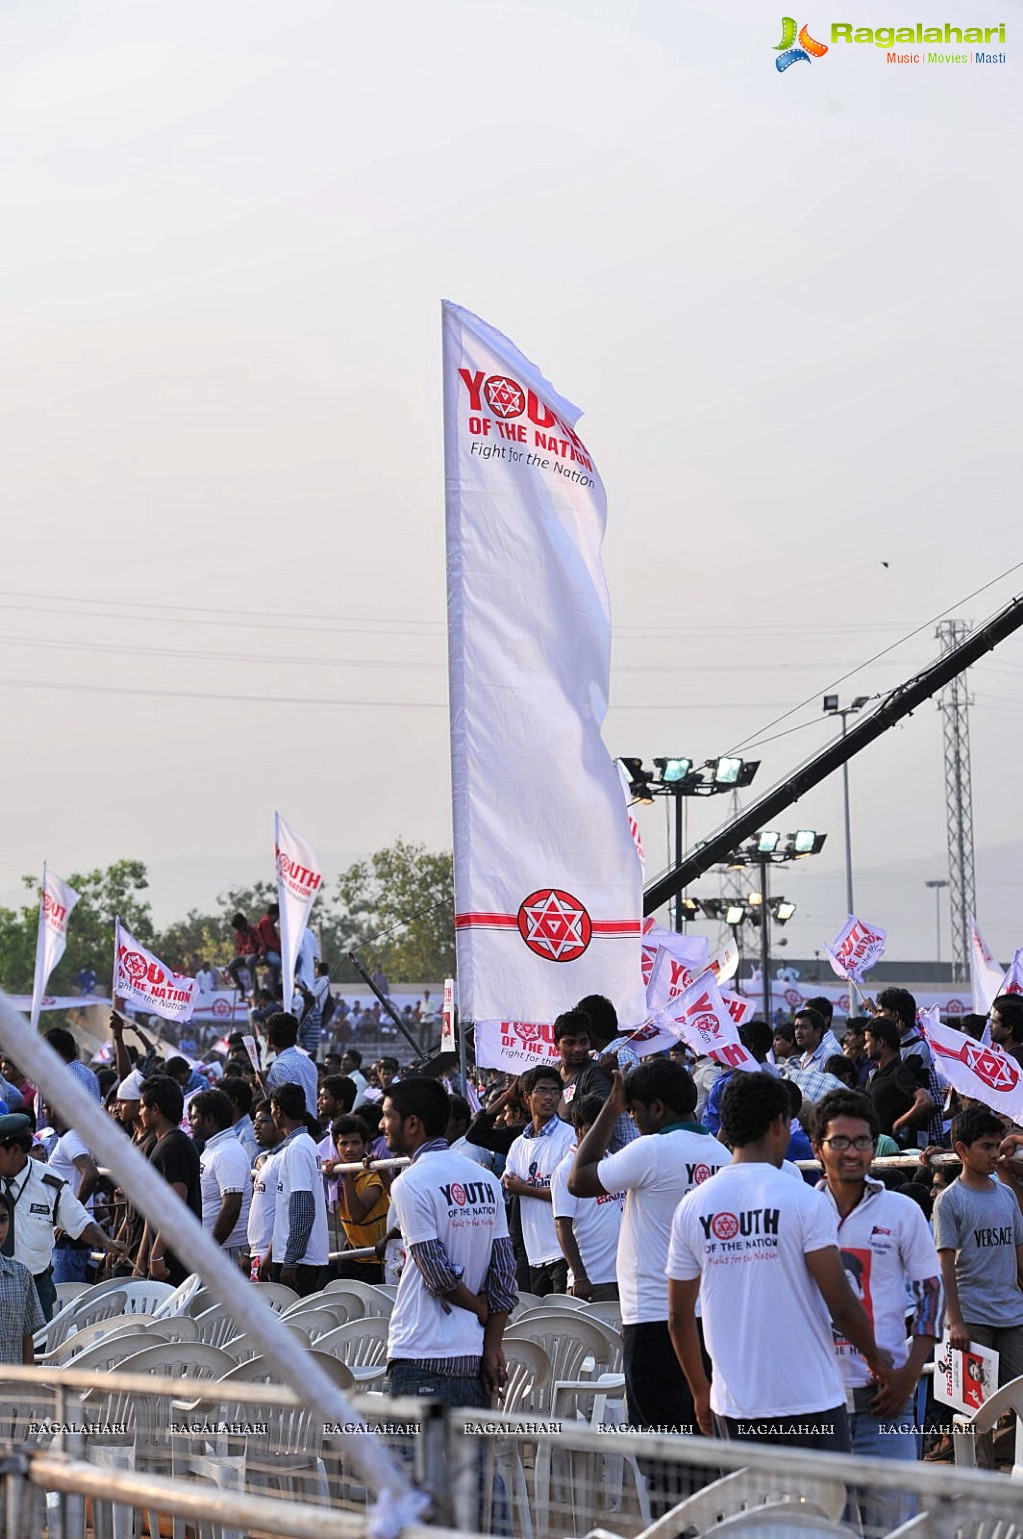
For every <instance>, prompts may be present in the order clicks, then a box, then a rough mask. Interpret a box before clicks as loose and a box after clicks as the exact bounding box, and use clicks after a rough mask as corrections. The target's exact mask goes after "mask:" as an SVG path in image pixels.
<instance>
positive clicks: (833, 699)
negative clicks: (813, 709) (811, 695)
mask: <svg viewBox="0 0 1023 1539" xmlns="http://www.w3.org/2000/svg"><path fill="white" fill-rule="evenodd" d="M824 709H825V710H826V711H837V710H838V696H837V695H825V696H824Z"/></svg>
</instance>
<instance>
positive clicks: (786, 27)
mask: <svg viewBox="0 0 1023 1539" xmlns="http://www.w3.org/2000/svg"><path fill="white" fill-rule="evenodd" d="M798 40H799V47H798V48H796V47H794V46H793V45H794V44H795V42H796V23H795V18H794V17H792V16H783V17H782V19H781V42H780V43H775V45H774V48H775V52H776V53H777V55H778V57H777V58H776V59H775V61H774V67H775V69H776V70H777V71H778V72H779V74H781V73H783V72H784V71H785V70H787V69H788V67H789V65H790V64H798V62H799V60H800V59H805V60H806V62H807V64H809V62H810V59H811V57H812V58H814V59H823V57H824V55H825V54H826V53H827V51H828V45H827V43H818V41H817V39H816V38H813V37H811V36H810V34H809V32H808V31H807V29H806V25H805V23H804V25H803V26H802V27H800V28H799V38H798Z"/></svg>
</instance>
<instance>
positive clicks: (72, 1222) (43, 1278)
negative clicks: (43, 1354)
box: [0, 1112, 125, 1320]
mask: <svg viewBox="0 0 1023 1539" xmlns="http://www.w3.org/2000/svg"><path fill="white" fill-rule="evenodd" d="M31 1147H32V1122H31V1119H30V1118H29V1117H26V1116H25V1114H24V1113H23V1112H10V1113H8V1115H7V1116H5V1117H0V1190H3V1192H4V1193H5V1194H6V1196H7V1200H8V1202H9V1204H10V1207H11V1218H12V1221H11V1227H10V1230H9V1232H8V1236H7V1241H6V1244H5V1246H4V1253H5V1254H6V1255H9V1256H13V1257H14V1259H15V1260H16V1261H20V1262H21V1263H22V1265H23V1266H26V1267H28V1270H29V1271H30V1272H31V1273H32V1276H33V1278H34V1279H35V1285H36V1292H37V1294H38V1295H39V1303H40V1305H41V1307H42V1311H43V1314H44V1315H45V1316H46V1318H47V1320H52V1319H53V1313H54V1306H55V1305H56V1302H57V1290H56V1289H55V1287H54V1285H53V1267H52V1265H51V1258H52V1256H53V1244H54V1230H55V1229H57V1228H60V1229H62V1230H63V1231H64V1233H65V1234H69V1235H70V1236H71V1238H72V1239H73V1240H79V1239H81V1240H87V1241H89V1243H90V1244H92V1245H95V1246H96V1247H97V1248H100V1249H103V1250H106V1251H109V1252H111V1253H112V1254H113V1255H116V1256H117V1257H118V1258H123V1257H124V1255H125V1250H124V1246H123V1245H120V1244H119V1243H118V1242H117V1241H116V1240H111V1239H110V1238H109V1236H107V1235H105V1234H104V1233H103V1230H102V1229H101V1228H100V1227H99V1225H98V1224H97V1223H96V1222H95V1220H94V1219H93V1217H92V1215H91V1213H89V1212H88V1210H87V1209H85V1208H83V1207H82V1204H81V1203H80V1202H79V1201H78V1198H77V1197H76V1196H75V1194H74V1192H73V1191H72V1190H71V1188H70V1187H69V1186H68V1184H67V1182H66V1181H63V1180H61V1178H60V1176H57V1175H54V1173H53V1171H52V1170H48V1169H47V1167H46V1166H45V1165H44V1164H42V1163H41V1161H39V1160H34V1159H29V1150H30V1149H31Z"/></svg>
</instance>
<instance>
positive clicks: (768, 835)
mask: <svg viewBox="0 0 1023 1539" xmlns="http://www.w3.org/2000/svg"><path fill="white" fill-rule="evenodd" d="M780 843H781V834H779V833H778V831H777V830H776V829H773V828H762V829H761V830H760V833H759V834H758V835H757V853H758V854H759V855H770V854H771V852H772V851H773V850H776V849H777V848H778V845H779V844H780Z"/></svg>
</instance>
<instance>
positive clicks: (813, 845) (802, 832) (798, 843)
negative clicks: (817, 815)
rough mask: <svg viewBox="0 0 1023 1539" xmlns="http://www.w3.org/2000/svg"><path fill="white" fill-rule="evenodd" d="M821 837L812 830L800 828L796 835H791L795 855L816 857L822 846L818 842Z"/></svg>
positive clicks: (790, 840) (790, 839)
mask: <svg viewBox="0 0 1023 1539" xmlns="http://www.w3.org/2000/svg"><path fill="white" fill-rule="evenodd" d="M819 837H820V836H819V835H818V834H816V833H815V832H814V831H813V829H812V828H800V829H798V830H797V831H796V833H794V834H790V835H789V842H790V844H791V845H792V853H793V854H794V855H815V854H816V853H817V850H818V849H819V848H820V846H819V845H818V843H817V840H818V838H819Z"/></svg>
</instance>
